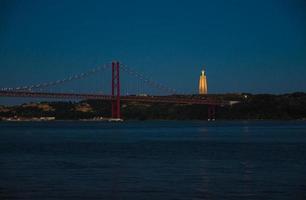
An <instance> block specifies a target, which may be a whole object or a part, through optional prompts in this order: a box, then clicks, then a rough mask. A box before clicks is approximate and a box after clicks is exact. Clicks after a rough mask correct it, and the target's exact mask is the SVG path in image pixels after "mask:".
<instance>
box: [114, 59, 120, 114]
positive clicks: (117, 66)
mask: <svg viewBox="0 0 306 200" xmlns="http://www.w3.org/2000/svg"><path fill="white" fill-rule="evenodd" d="M120 117H121V114H120V64H119V62H117V61H113V62H112V118H116V119H119V118H120Z"/></svg>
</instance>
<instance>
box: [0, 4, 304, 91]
mask: <svg viewBox="0 0 306 200" xmlns="http://www.w3.org/2000/svg"><path fill="white" fill-rule="evenodd" d="M113 59H118V60H120V61H122V62H124V63H125V64H127V65H128V66H130V67H133V68H135V69H137V70H138V71H141V72H143V73H145V74H148V75H150V76H151V77H153V78H154V79H155V80H157V81H160V82H163V83H165V84H166V85H169V86H172V87H175V88H178V89H180V90H183V91H186V92H195V91H196V90H197V84H198V76H199V74H200V70H201V69H202V66H203V65H204V64H205V65H206V69H207V75H208V84H209V92H211V93H225V92H252V93H285V92H294V91H304V92H305V90H306V78H305V77H306V2H305V1H304V0H249V1H247V0H211V1H204V0H199V1H193V0H189V1H174V0H173V1H172V0H171V1H168V0H153V1H144V0H139V1H123V0H122V1H103V0H100V1H91V0H87V1H85V0H84V1H75V0H72V1H59V0H58V1H54V0H50V1H47V0H44V1H40V0H37V1H30V0H27V1H13V0H7V1H5V0H0V87H8V86H19V85H28V84H32V83H39V82H44V81H50V80H54V79H58V78H65V77H66V76H68V75H70V74H74V73H78V72H83V71H87V70H88V69H90V68H93V67H95V66H98V65H99V64H103V63H105V62H109V61H111V60H113ZM80 87H86V85H80Z"/></svg>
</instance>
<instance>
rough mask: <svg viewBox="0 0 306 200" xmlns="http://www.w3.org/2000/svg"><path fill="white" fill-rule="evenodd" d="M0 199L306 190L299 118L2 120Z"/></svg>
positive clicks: (233, 195) (296, 195)
mask: <svg viewBox="0 0 306 200" xmlns="http://www.w3.org/2000/svg"><path fill="white" fill-rule="evenodd" d="M0 158H1V160H0V199H37V200H41V199H69V200H70V199H71V200H72V199H73V200H75V199H131V200H134V199H277V200H280V199H301V200H302V199H303V200H304V199H306V123H305V122H213V123H207V122H126V123H101V122H52V123H0Z"/></svg>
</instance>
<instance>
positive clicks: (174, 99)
mask: <svg viewBox="0 0 306 200" xmlns="http://www.w3.org/2000/svg"><path fill="white" fill-rule="evenodd" d="M0 97H21V98H28V97H30V98H48V99H78V100H86V99H97V100H107V101H113V100H116V96H115V97H114V96H111V95H102V94H76V93H47V92H31V91H0ZM120 100H121V101H136V102H152V103H154V102H155V103H177V104H197V105H212V106H224V105H228V104H229V103H228V102H226V101H216V100H210V99H202V98H186V97H185V98H184V97H179V96H120Z"/></svg>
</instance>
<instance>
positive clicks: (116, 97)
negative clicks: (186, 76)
mask: <svg viewBox="0 0 306 200" xmlns="http://www.w3.org/2000/svg"><path fill="white" fill-rule="evenodd" d="M110 67H111V74H112V76H111V94H108V95H106V94H97V93H95V94H92V93H75V92H69V93H67V92H45V91H41V90H42V89H43V88H49V87H54V86H56V85H62V84H65V83H67V82H71V81H73V80H80V79H84V78H85V77H88V76H90V75H92V74H95V73H97V72H100V71H102V70H104V69H107V68H110ZM121 70H122V71H124V72H127V73H128V74H129V75H132V76H134V77H136V78H137V79H138V80H140V81H141V82H142V83H144V84H146V85H148V86H149V87H152V88H157V89H158V90H161V91H164V92H167V93H168V94H169V95H147V94H141V95H128V94H126V95H122V94H121V86H122V85H121V84H122V83H121V77H120V75H121V74H120V71H121ZM37 90H40V91H37ZM0 97H21V98H29V97H30V98H48V99H75V100H86V99H96V100H106V101H111V106H112V109H111V110H112V113H111V116H112V118H121V113H120V108H121V104H120V103H121V101H132V102H152V103H174V104H191V105H194V104H198V105H207V107H208V119H209V120H210V119H215V114H216V111H215V108H216V107H217V106H224V105H228V102H226V101H220V100H213V99H209V98H207V97H205V96H196V97H195V96H191V95H182V94H180V93H178V92H177V90H175V89H173V88H170V87H167V86H165V85H163V84H160V83H158V82H155V81H153V80H151V79H149V78H147V77H146V76H144V75H142V74H141V73H139V72H137V71H135V70H132V69H131V68H129V67H127V66H125V65H122V64H120V63H119V62H117V61H114V62H112V63H111V64H110V65H104V66H103V67H98V68H95V69H92V70H90V71H88V72H86V73H81V74H78V75H74V76H71V77H69V78H66V79H62V80H57V81H54V82H48V83H41V84H36V85H31V86H23V87H16V88H2V89H1V90H0Z"/></svg>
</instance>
